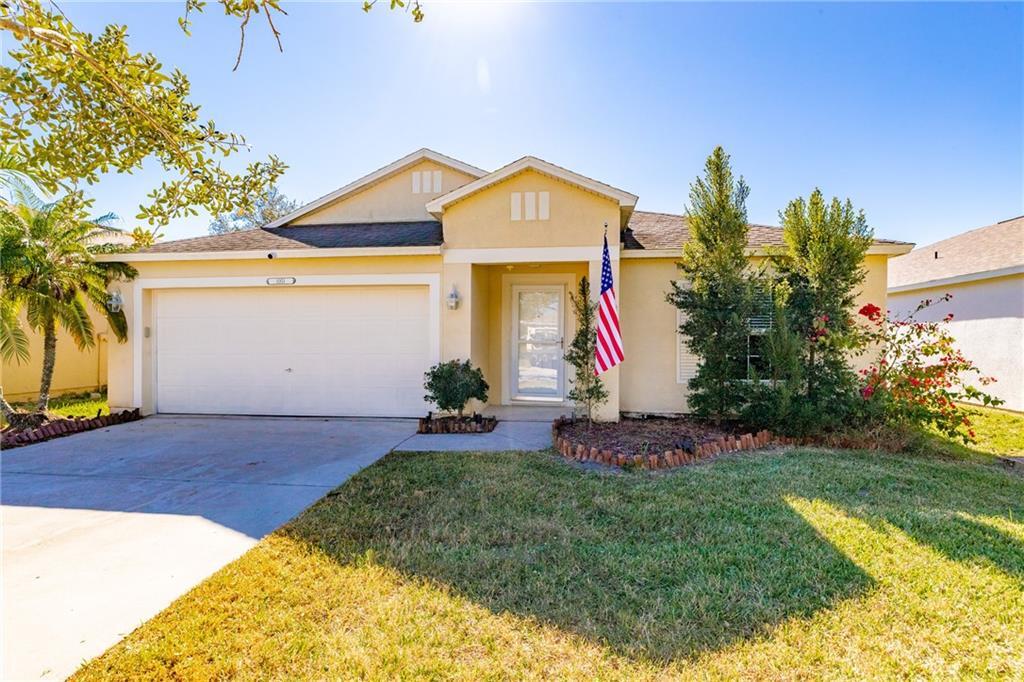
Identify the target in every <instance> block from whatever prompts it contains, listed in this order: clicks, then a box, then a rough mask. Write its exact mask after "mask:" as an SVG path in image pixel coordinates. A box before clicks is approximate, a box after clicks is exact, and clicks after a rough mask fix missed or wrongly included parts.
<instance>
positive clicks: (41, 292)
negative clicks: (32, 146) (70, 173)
mask: <svg viewBox="0 0 1024 682" xmlns="http://www.w3.org/2000/svg"><path fill="white" fill-rule="evenodd" d="M12 195H13V198H14V199H15V201H14V202H13V203H10V202H7V201H3V200H0V248H2V249H3V259H2V262H0V286H2V287H3V292H2V300H3V327H2V329H0V331H2V333H3V336H2V337H0V353H2V354H3V355H4V357H5V358H7V357H14V358H17V357H23V353H22V352H20V351H19V348H24V345H23V343H22V340H21V339H19V336H23V335H24V332H23V331H22V330H21V329H20V325H19V321H18V313H19V312H20V311H21V310H22V309H24V311H25V319H26V320H27V322H28V325H29V327H31V328H32V329H34V330H36V331H37V332H39V333H40V334H41V335H42V337H43V370H42V376H41V377H40V381H39V400H38V402H37V404H36V409H37V411H38V412H39V413H45V412H46V409H47V407H48V406H49V402H50V384H51V382H52V380H53V367H54V363H55V361H56V356H57V328H58V327H63V328H64V329H65V330H66V331H67V332H68V334H69V335H70V336H71V338H72V339H74V341H75V344H76V345H77V346H78V347H79V348H81V349H85V348H88V347H91V346H93V345H94V344H95V343H96V338H95V334H94V331H93V326H92V321H91V320H90V319H89V313H88V309H87V305H89V304H91V305H92V306H93V307H95V308H96V309H97V310H101V311H102V312H103V313H104V314H105V315H106V317H107V320H108V321H109V322H110V328H111V329H112V330H113V331H114V334H115V335H116V336H117V338H118V340H119V341H124V340H125V338H127V323H126V321H125V316H124V313H123V312H117V313H112V312H110V311H109V310H108V309H107V306H106V301H107V285H108V284H110V282H112V281H114V280H119V279H125V280H127V279H132V278H133V277H135V275H136V271H135V269H134V268H132V267H131V266H130V265H127V264H125V263H97V262H96V260H95V259H94V258H93V254H94V253H95V252H98V251H102V250H103V249H102V247H101V246H100V245H99V244H98V238H99V237H101V236H102V235H104V234H110V233H113V232H120V230H117V229H115V228H112V227H110V222H111V221H112V220H114V219H115V218H116V216H114V215H113V214H108V215H105V216H102V217H100V218H95V219H91V220H87V219H84V218H83V217H82V205H81V200H80V198H79V197H78V196H76V195H70V196H68V197H64V198H63V199H61V200H58V201H55V202H52V203H43V202H42V201H41V200H40V199H39V198H38V197H36V196H35V195H34V194H32V193H31V192H30V191H28V190H26V188H24V187H14V188H13V189H12ZM19 332H20V334H19ZM25 352H27V349H26V350H25ZM0 401H2V405H0V407H2V409H3V413H4V416H5V417H7V419H8V420H9V421H10V419H11V416H12V415H13V410H11V407H10V405H8V404H7V402H6V401H3V400H2V396H0ZM12 423H13V422H12Z"/></svg>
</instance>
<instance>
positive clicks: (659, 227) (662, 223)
mask: <svg viewBox="0 0 1024 682" xmlns="http://www.w3.org/2000/svg"><path fill="white" fill-rule="evenodd" d="M689 238H690V230H689V227H688V226H687V223H686V216H682V215H676V214H673V213H651V212H649V211H634V212H633V215H632V217H631V218H630V220H629V225H628V226H627V227H626V232H625V234H624V236H623V240H622V244H623V247H624V248H626V249H627V250H628V249H645V250H658V249H679V248H682V245H683V243H684V242H686V240H688V239H689ZM747 241H748V243H749V245H750V246H752V247H764V246H782V245H783V243H784V242H783V241H782V228H781V227H772V226H771V225H755V224H751V225H750V232H749V233H748V240H747ZM875 243H876V244H906V243H907V242H900V241H895V240H892V239H876V240H875Z"/></svg>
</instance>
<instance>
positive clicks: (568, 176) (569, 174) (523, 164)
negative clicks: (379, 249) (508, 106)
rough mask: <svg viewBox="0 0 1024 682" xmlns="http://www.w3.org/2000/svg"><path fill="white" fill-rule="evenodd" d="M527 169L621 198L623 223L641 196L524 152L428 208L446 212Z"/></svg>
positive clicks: (438, 198) (435, 214)
mask: <svg viewBox="0 0 1024 682" xmlns="http://www.w3.org/2000/svg"><path fill="white" fill-rule="evenodd" d="M525 170H535V171H537V172H539V173H543V174H544V175H549V176H551V177H553V178H555V179H557V180H562V181H563V182H567V183H569V184H571V185H576V186H577V187H580V188H582V189H584V190H587V191H589V192H593V193H594V194H599V195H601V196H603V197H606V198H608V199H611V200H612V201H615V202H618V204H619V211H620V213H621V215H622V224H623V225H624V224H625V223H626V222H627V221H628V220H629V216H630V214H632V212H633V208H634V207H635V206H636V202H637V198H638V197H637V196H636V195H635V194H631V193H629V192H627V191H625V190H621V189H619V188H617V187H612V186H611V185H608V184H605V183H603V182H600V181H598V180H594V179H593V178H588V177H587V176H585V175H581V174H579V173H576V172H574V171H571V170H569V169H568V168H563V167H562V166H557V165H555V164H553V163H551V162H550V161H545V160H544V159H541V158H538V157H536V156H524V157H522V158H521V159H517V160H516V161H513V162H512V163H510V164H507V165H505V166H502V167H501V168H499V169H498V170H496V171H494V172H493V173H488V174H487V175H484V176H482V177H479V178H477V179H476V180H474V181H472V182H469V183H466V184H465V185H463V186H462V187H459V188H457V189H454V190H452V191H451V192H448V193H447V194H442V195H441V196H439V197H437V198H435V199H433V200H431V201H429V202H427V212H429V213H430V214H431V215H433V216H435V217H440V215H441V214H442V213H443V212H444V209H445V207H447V206H449V205H450V204H453V203H455V202H456V201H459V200H461V199H465V198H466V197H468V196H470V195H472V194H476V193H477V192H479V191H481V190H483V189H486V188H487V187H490V186H491V185H496V184H497V183H499V182H501V181H502V180H505V179H507V178H510V177H512V176H513V175H517V174H519V173H521V172H523V171H525Z"/></svg>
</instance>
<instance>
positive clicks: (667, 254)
mask: <svg viewBox="0 0 1024 682" xmlns="http://www.w3.org/2000/svg"><path fill="white" fill-rule="evenodd" d="M781 248H783V247H782V245H781V244H780V245H778V246H774V247H764V246H754V247H748V248H747V249H746V254H747V255H748V256H770V255H772V254H773V253H776V252H777V250H778V249H781ZM913 248H914V245H913V244H889V243H887V242H876V243H874V244H872V245H871V246H869V247H868V250H867V255H868V256H902V255H903V254H905V253H910V251H911V250H913ZM681 254H682V247H680V248H676V249H622V257H623V258H679V256H680V255H681Z"/></svg>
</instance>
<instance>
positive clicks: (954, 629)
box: [77, 449, 1024, 680]
mask: <svg viewBox="0 0 1024 682" xmlns="http://www.w3.org/2000/svg"><path fill="white" fill-rule="evenodd" d="M1021 623H1024V477H1020V476H1017V475H1013V474H1009V473H1007V472H1006V471H1005V470H1003V469H1002V468H1001V467H999V466H995V465H988V466H985V465H980V464H978V463H972V462H965V461H956V460H941V459H937V458H920V457H918V458H914V457H906V456H887V455H880V454H877V453H876V454H866V453H850V452H847V453H838V454H837V453H832V452H827V451H819V450H812V449H803V450H796V451H791V452H789V453H779V454H770V455H769V454H761V455H746V456H731V457H725V458H722V459H720V460H718V461H716V462H715V463H713V464H711V465H704V466H697V467H685V468H683V469H681V470H677V471H674V472H671V473H649V472H636V473H630V474H615V473H607V472H590V471H582V470H580V469H578V468H576V467H574V466H572V465H569V464H567V463H565V462H562V461H561V460H558V459H556V458H554V457H552V456H550V455H547V454H543V453H539V454H517V453H502V454H468V455H464V454H415V455H412V454H409V455H405V454H402V455H396V454H392V455H390V456H388V457H386V458H385V459H383V460H382V461H380V462H378V463H377V464H376V465H374V466H372V467H370V468H368V469H367V470H365V471H363V472H362V473H360V474H359V475H357V476H356V477H354V478H353V479H351V480H350V481H349V482H348V483H346V484H345V485H344V486H342V487H341V488H339V489H337V490H336V491H334V492H333V493H331V494H330V495H329V496H328V497H326V498H324V499H323V500H321V501H320V502H319V503H317V504H316V505H315V506H314V507H312V508H311V509H309V510H308V511H306V512H305V513H304V514H303V515H302V516H300V517H299V518H298V519H296V520H295V521H293V522H292V523H290V524H289V525H287V526H285V527H284V528H283V529H281V530H279V531H278V532H276V533H275V534H273V535H272V536H270V537H268V538H267V539H265V540H264V541H262V542H261V543H260V544H259V545H257V546H256V547H255V548H254V549H253V550H251V551H250V552H248V553H247V554H246V555H245V556H243V557H242V558H241V559H239V560H238V561H236V562H234V563H233V564H231V565H229V566H227V567H225V568H224V569H223V570H221V571H220V572H218V573H217V574H216V575H214V576H213V577H212V578H210V579H209V580H207V581H206V582H204V583H202V584H201V585H199V586H198V587H197V588H196V589H194V590H192V591H191V592H190V593H188V594H187V595H185V596H184V597H182V598H181V599H179V600H178V601H176V602H175V603H174V604H172V605H171V606H170V607H169V608H168V609H167V610H165V611H164V612H163V613H161V614H160V615H159V616H157V617H156V618H154V619H153V620H151V621H150V622H148V623H146V624H144V625H143V626H142V627H140V628H139V629H138V630H136V631H135V632H133V633H132V634H130V635H129V636H128V637H127V638H126V639H125V640H124V641H122V642H121V643H120V644H118V645H116V646H115V647H113V648H112V649H110V650H109V651H108V652H106V653H105V654H104V655H103V656H101V657H100V658H98V659H96V660H94V661H92V662H90V663H89V664H87V665H86V666H85V667H84V668H83V669H82V670H81V671H79V673H78V674H77V679H79V680H89V679H137V678H177V679H213V678H221V679H222V678H228V677H231V678H242V679H339V678H340V679H350V678H369V679H389V680H390V679H414V678H435V679H436V678H442V677H444V678H460V679H472V680H477V679H519V678H532V679H588V680H590V679H629V680H633V679H665V678H711V679H716V678H721V677H725V678H739V677H743V678H753V679H769V678H771V679H774V678H807V677H821V676H824V677H832V678H835V677H857V678H862V677H876V678H877V677H884V678H892V677H898V678H906V677H932V678H936V677H941V678H949V677H986V678H1020V677H1022V676H1024V628H1022V627H1021Z"/></svg>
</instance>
